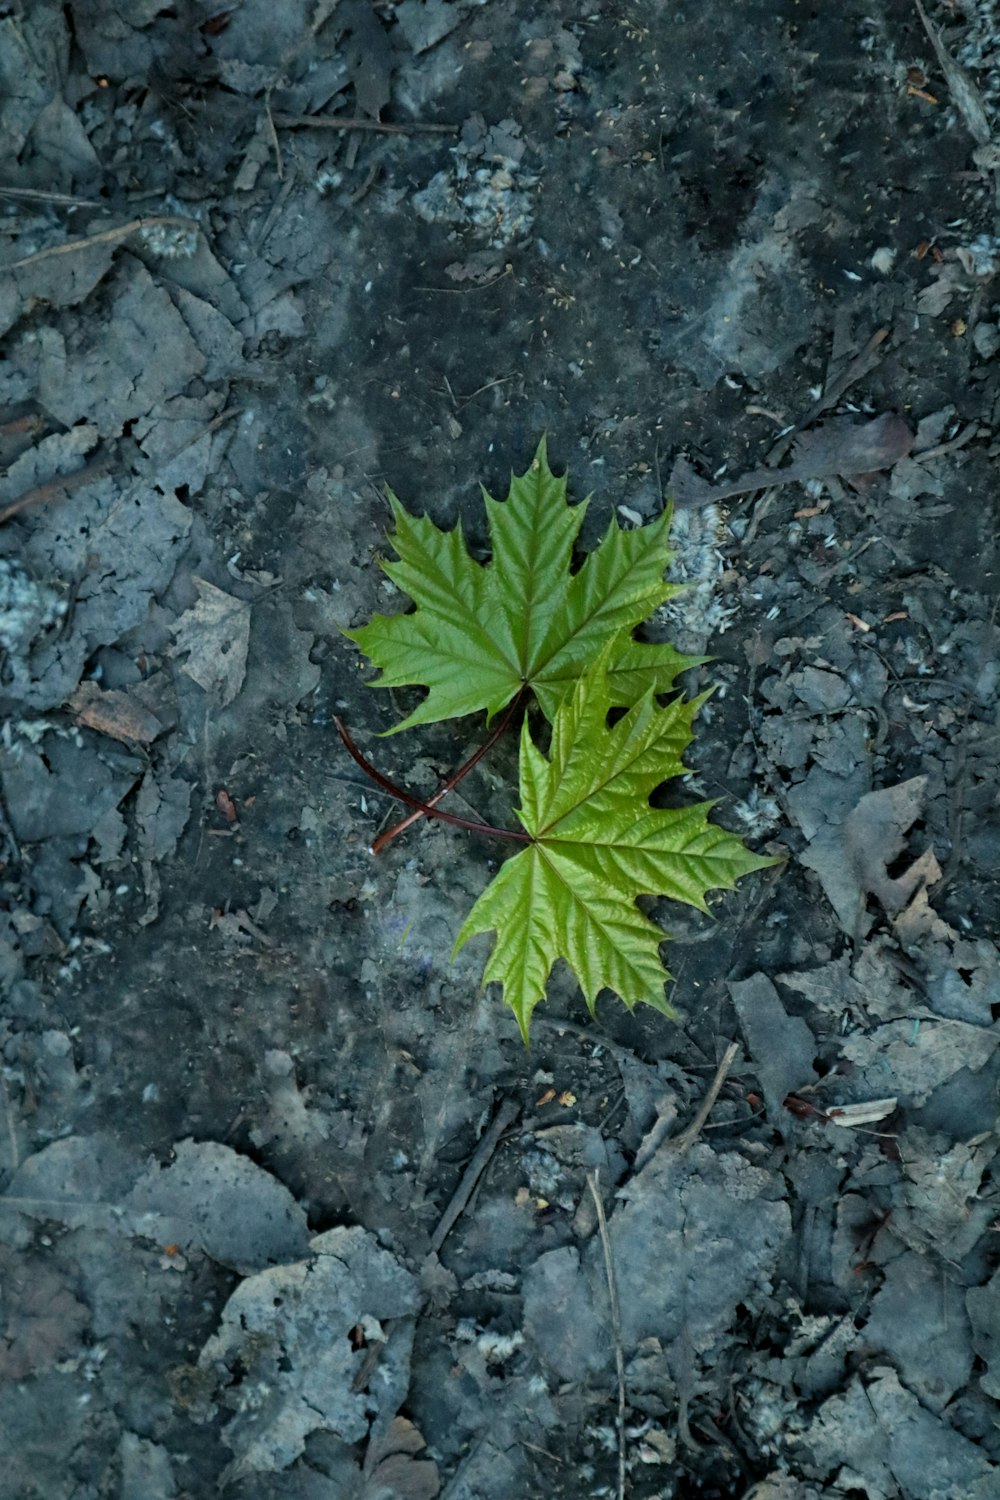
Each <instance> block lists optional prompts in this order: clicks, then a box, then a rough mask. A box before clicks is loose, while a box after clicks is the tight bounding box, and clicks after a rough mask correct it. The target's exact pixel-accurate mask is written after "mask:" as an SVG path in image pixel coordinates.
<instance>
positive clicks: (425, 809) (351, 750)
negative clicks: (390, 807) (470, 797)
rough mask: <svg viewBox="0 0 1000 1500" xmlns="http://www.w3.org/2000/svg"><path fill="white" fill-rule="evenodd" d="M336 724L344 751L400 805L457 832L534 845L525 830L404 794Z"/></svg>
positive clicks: (342, 725)
mask: <svg viewBox="0 0 1000 1500" xmlns="http://www.w3.org/2000/svg"><path fill="white" fill-rule="evenodd" d="M333 722H334V723H335V724H336V726H337V733H338V734H339V735H340V738H341V739H342V740H343V742H344V748H345V749H346V750H347V752H348V754H349V755H350V756H351V757H352V759H353V760H355V761H356V762H357V764H358V765H359V766H360V767H361V769H362V771H364V773H365V775H366V776H370V777H371V779H372V781H374V782H375V784H376V785H377V786H380V787H381V788H382V790H383V791H384V792H388V793H389V795H390V797H395V798H396V800H397V801H399V802H405V803H406V804H407V806H408V807H412V808H414V809H415V810H416V811H417V812H419V813H422V814H423V816H424V817H425V818H437V819H438V820H439V822H441V823H453V824H454V825H455V827H456V828H467V829H468V830H469V832H470V833H485V834H489V835H491V836H492V837H493V838H498V839H514V840H515V841H516V842H517V843H519V844H530V843H531V835H530V834H529V833H526V832H525V830H524V829H523V828H494V827H493V825H492V824H491V823H476V822H474V821H473V819H472V818H459V817H457V816H456V815H455V813H446V812H441V810H440V809H439V808H437V807H432V806H431V805H430V803H428V802H421V801H420V799H419V798H418V797H411V796H410V793H409V792H404V791H403V788H402V787H401V786H397V785H396V783H395V782H394V781H390V780H389V778H388V777H387V776H383V775H382V772H381V771H377V770H376V769H375V767H374V766H373V765H372V764H371V762H370V761H368V760H366V759H365V757H364V756H363V755H362V754H361V751H360V750H359V749H358V747H357V745H356V744H355V743H354V741H353V740H352V739H351V736H350V735H349V734H348V732H347V730H346V728H345V727H344V724H343V722H342V721H341V720H340V719H338V718H337V716H336V715H334V719H333Z"/></svg>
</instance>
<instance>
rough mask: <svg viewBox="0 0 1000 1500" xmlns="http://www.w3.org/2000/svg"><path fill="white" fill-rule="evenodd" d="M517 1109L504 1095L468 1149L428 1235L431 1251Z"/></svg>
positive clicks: (439, 1243) (440, 1241)
mask: <svg viewBox="0 0 1000 1500" xmlns="http://www.w3.org/2000/svg"><path fill="white" fill-rule="evenodd" d="M519 1113H520V1106H519V1105H518V1104H516V1103H515V1101H514V1100H513V1099H505V1100H504V1101H503V1103H502V1104H501V1105H500V1108H499V1109H498V1110H497V1112H496V1114H495V1115H494V1117H493V1120H492V1122H491V1124H490V1127H489V1129H488V1130H487V1132H486V1134H485V1135H484V1136H483V1138H482V1140H481V1141H480V1142H479V1145H478V1146H477V1147H476V1149H475V1151H474V1152H473V1153H472V1156H471V1158H470V1161H469V1165H468V1166H467V1167H466V1169H465V1171H464V1172H463V1173H462V1180H461V1182H460V1183H459V1184H458V1187H457V1188H456V1189H455V1191H454V1193H453V1194H452V1197H451V1202H450V1203H449V1204H448V1207H447V1208H446V1209H445V1211H444V1213H443V1214H442V1215H441V1218H440V1219H439V1220H438V1226H437V1228H436V1229H435V1231H434V1233H433V1234H432V1235H431V1251H432V1253H433V1254H434V1255H436V1254H437V1253H438V1251H439V1250H440V1249H441V1246H442V1245H443V1244H444V1242H445V1240H446V1239H447V1238H448V1236H449V1234H450V1233H451V1231H452V1229H454V1227H455V1225H456V1223H457V1222H458V1220H459V1218H460V1216H461V1214H462V1211H463V1209H464V1208H465V1205H466V1204H467V1203H468V1201H469V1199H470V1198H471V1197H472V1190H473V1188H474V1187H475V1185H476V1183H477V1182H478V1181H479V1179H480V1177H482V1175H483V1173H484V1172H485V1171H486V1168H487V1166H488V1165H489V1161H490V1158H491V1156H492V1155H493V1153H494V1151H495V1150H496V1149H497V1146H498V1145H499V1144H500V1137H501V1136H502V1135H503V1133H504V1131H505V1130H506V1129H507V1128H508V1126H510V1125H513V1123H514V1121H515V1120H516V1119H517V1117H518V1114H519Z"/></svg>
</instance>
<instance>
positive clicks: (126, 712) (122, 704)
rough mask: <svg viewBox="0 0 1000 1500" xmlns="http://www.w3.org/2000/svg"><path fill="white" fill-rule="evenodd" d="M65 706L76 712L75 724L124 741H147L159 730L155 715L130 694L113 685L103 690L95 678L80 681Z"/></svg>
mask: <svg viewBox="0 0 1000 1500" xmlns="http://www.w3.org/2000/svg"><path fill="white" fill-rule="evenodd" d="M66 706H67V708H69V709H71V710H72V711H73V713H74V714H76V721H77V723H78V724H83V725H85V726H86V728H88V729H96V730H97V731H98V733H99V734H106V735H110V737H111V738H112V739H115V740H123V741H124V742H125V743H126V744H139V745H151V744H152V742H153V741H154V740H155V739H156V737H157V735H158V734H162V732H163V725H162V724H161V723H160V721H159V719H158V718H157V717H156V715H155V714H154V713H151V712H150V711H149V709H148V708H144V707H143V705H142V704H141V703H137V702H136V701H135V700H134V698H132V697H131V695H130V694H128V693H121V692H118V691H117V690H116V689H110V690H108V691H107V692H105V691H103V690H102V689H101V688H99V687H98V685H97V683H96V682H89V681H88V682H81V683H80V686H79V687H78V688H77V690H76V692H75V693H74V694H73V696H72V697H71V698H68V699H67V700H66Z"/></svg>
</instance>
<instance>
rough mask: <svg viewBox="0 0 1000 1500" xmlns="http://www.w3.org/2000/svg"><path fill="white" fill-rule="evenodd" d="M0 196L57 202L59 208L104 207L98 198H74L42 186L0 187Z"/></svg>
mask: <svg viewBox="0 0 1000 1500" xmlns="http://www.w3.org/2000/svg"><path fill="white" fill-rule="evenodd" d="M0 198H24V199H25V200H26V201H27V202H29V203H57V204H59V206H60V207H61V208H105V207H106V204H104V203H102V202H101V200H100V199H99V198H76V197H73V196H72V195H71V194H69V193H49V192H46V191H45V189H44V188H29V187H11V185H10V184H9V183H4V185H3V186H2V187H0Z"/></svg>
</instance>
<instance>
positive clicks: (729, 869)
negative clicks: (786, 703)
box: [455, 642, 778, 1041]
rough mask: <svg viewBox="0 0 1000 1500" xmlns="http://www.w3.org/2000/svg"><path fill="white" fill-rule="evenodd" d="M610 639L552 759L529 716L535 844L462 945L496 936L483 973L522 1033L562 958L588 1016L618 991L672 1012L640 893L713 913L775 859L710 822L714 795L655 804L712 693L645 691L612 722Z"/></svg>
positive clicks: (511, 867)
mask: <svg viewBox="0 0 1000 1500" xmlns="http://www.w3.org/2000/svg"><path fill="white" fill-rule="evenodd" d="M614 645H615V643H614V642H612V643H611V645H610V646H609V647H608V649H606V650H605V651H604V652H602V654H601V656H600V657H599V658H598V659H597V661H596V662H595V663H594V665H593V666H592V667H591V668H590V670H589V671H588V672H587V673H586V674H585V675H584V676H583V677H581V678H580V680H579V682H578V684H577V686H576V688H575V690H574V692H573V694H572V696H571V697H570V698H568V699H567V700H565V701H564V702H563V704H562V705H561V707H560V708H559V709H558V711H557V713H556V715H555V720H554V723H553V726H552V742H551V746H550V753H549V758H548V759H547V760H546V758H545V756H544V755H543V754H542V753H541V752H540V751H539V750H538V748H537V746H536V745H535V743H534V741H533V740H532V738H531V733H530V730H529V728H528V724H527V720H525V722H524V725H523V728H522V733H521V758H520V797H521V806H520V808H519V809H518V817H519V819H520V821H521V823H522V824H523V826H524V828H525V830H526V832H527V833H528V834H530V836H531V840H532V842H531V843H530V844H529V845H528V846H527V848H525V849H524V850H522V852H521V853H520V854H517V855H515V856H514V858H513V859H510V860H508V861H507V862H506V863H505V864H504V865H503V866H502V867H501V869H500V872H499V874H498V875H497V876H496V878H495V879H494V880H493V881H492V882H491V883H490V885H488V886H487V888H486V890H485V891H484V892H483V894H482V895H481V896H480V897H479V899H478V900H477V901H476V903H475V905H474V906H473V908H472V911H471V912H470V913H469V915H468V917H467V918H466V920H465V922H464V923H463V924H462V928H461V930H460V932H459V934H458V937H457V939H456V942H455V952H456V953H457V952H458V950H459V949H460V948H461V947H462V946H463V945H464V944H465V943H466V942H468V940H469V938H471V937H473V936H474V935H475V934H477V933H482V932H490V931H495V932H496V941H495V943H494V946H493V951H492V952H491V954H490V957H489V959H488V960H487V963H486V968H485V970H484V974H483V979H484V982H489V981H491V980H496V981H497V982H498V983H499V984H500V985H501V987H502V991H503V998H504V1000H505V1001H506V1003H507V1004H508V1005H509V1006H510V1007H511V1008H512V1010H513V1011H514V1014H515V1015H516V1016H517V1021H518V1025H519V1026H520V1028H521V1033H522V1035H523V1037H524V1039H525V1041H527V1040H528V1031H529V1026H530V1022H531V1015H532V1012H533V1010H534V1009H535V1006H536V1005H537V1004H538V1002H539V1001H540V1000H542V999H543V998H544V996H545V987H546V984H547V982H548V978H549V975H550V973H551V972H552V968H553V965H554V964H555V962H556V960H557V959H559V958H562V959H565V961H566V963H567V964H568V965H569V967H570V968H571V969H572V970H573V972H574V974H575V975H576V978H577V980H578V981H579V983H580V987H581V989H582V990H583V994H584V998H585V999H586V1001H587V1005H588V1006H589V1008H590V1010H591V1012H592V1013H593V1011H594V1009H595V1006H596V1003H597V997H598V994H599V993H600V991H601V990H602V989H610V990H613V991H614V992H615V993H616V994H617V995H618V996H619V997H620V998H621V1000H623V1001H624V1003H625V1004H626V1005H627V1006H628V1008H629V1009H630V1010H631V1009H632V1008H633V1007H634V1006H636V1005H640V1004H642V1005H651V1006H653V1007H654V1008H655V1009H656V1010H659V1011H662V1012H663V1013H664V1014H666V1015H672V1014H673V1011H672V1009H671V1007H670V1005H669V1004H668V1002H667V1000H666V998H665V993H664V989H665V985H666V982H667V981H668V980H669V978H670V975H669V973H668V972H667V970H666V969H665V967H664V965H663V963H662V962H661V959H660V952H659V950H660V944H661V943H662V942H663V941H664V938H665V934H664V933H663V932H662V931H661V929H660V928H659V927H657V926H656V924H655V923H654V922H651V921H650V919H649V918H648V917H647V916H645V915H644V914H643V913H642V912H641V911H640V910H639V908H638V906H637V905H636V897H637V896H641V895H648V896H655V895H661V896H667V897H669V898H670V899H671V900H674V901H683V902H685V903H686V904H687V905H688V906H694V907H697V908H698V909H699V910H700V911H707V909H708V908H707V907H706V904H705V896H706V894H707V892H708V891H712V890H719V889H732V887H733V886H734V885H735V883H736V881H737V880H739V879H740V878H741V877H742V876H744V875H748V874H750V873H751V871H753V870H761V869H764V868H765V867H766V866H768V865H773V864H776V863H778V861H777V860H774V859H768V858H764V857H762V856H761V855H757V854H751V853H750V851H749V850H747V849H745V848H744V846H743V845H742V844H741V843H740V841H739V839H737V838H736V837H735V836H734V835H733V834H731V833H727V832H726V830H725V829H723V828H719V827H717V826H716V825H715V824H713V823H710V822H709V820H708V814H709V812H710V810H711V808H712V807H713V805H714V804H713V803H711V802H702V803H698V804H697V805H695V806H693V807H687V808H681V809H661V808H653V807H651V806H650V804H649V798H650V795H651V794H652V792H653V791H654V790H655V788H656V787H658V786H660V785H661V784H662V783H663V782H664V781H668V780H669V779H670V778H671V777H674V776H678V775H681V774H683V773H684V772H685V770H686V767H685V766H684V764H683V761H682V759H681V757H682V755H683V752H684V750H685V749H686V747H687V746H688V744H689V743H690V742H691V739H692V728H691V725H692V720H693V719H694V716H695V714H696V713H697V711H698V709H699V708H700V707H701V705H702V703H703V702H704V701H705V698H706V697H707V696H708V694H705V695H704V696H703V697H701V698H696V699H694V700H692V701H690V702H684V701H680V700H678V701H675V702H673V703H671V704H670V705H669V706H668V707H666V708H661V707H660V706H659V704H658V702H657V699H656V696H655V692H654V690H653V688H650V690H649V691H648V692H647V693H646V694H645V695H644V696H643V697H642V698H641V699H640V700H639V702H638V703H636V704H635V705H634V707H632V708H631V709H629V711H628V713H626V714H625V715H624V716H623V717H622V718H620V719H619V720H618V722H617V723H615V724H613V725H611V726H609V725H608V714H609V711H610V709H611V707H612V704H613V702H614V694H613V692H612V689H611V686H610V684H609V681H608V662H609V658H610V656H611V655H612V652H613V650H614Z"/></svg>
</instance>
